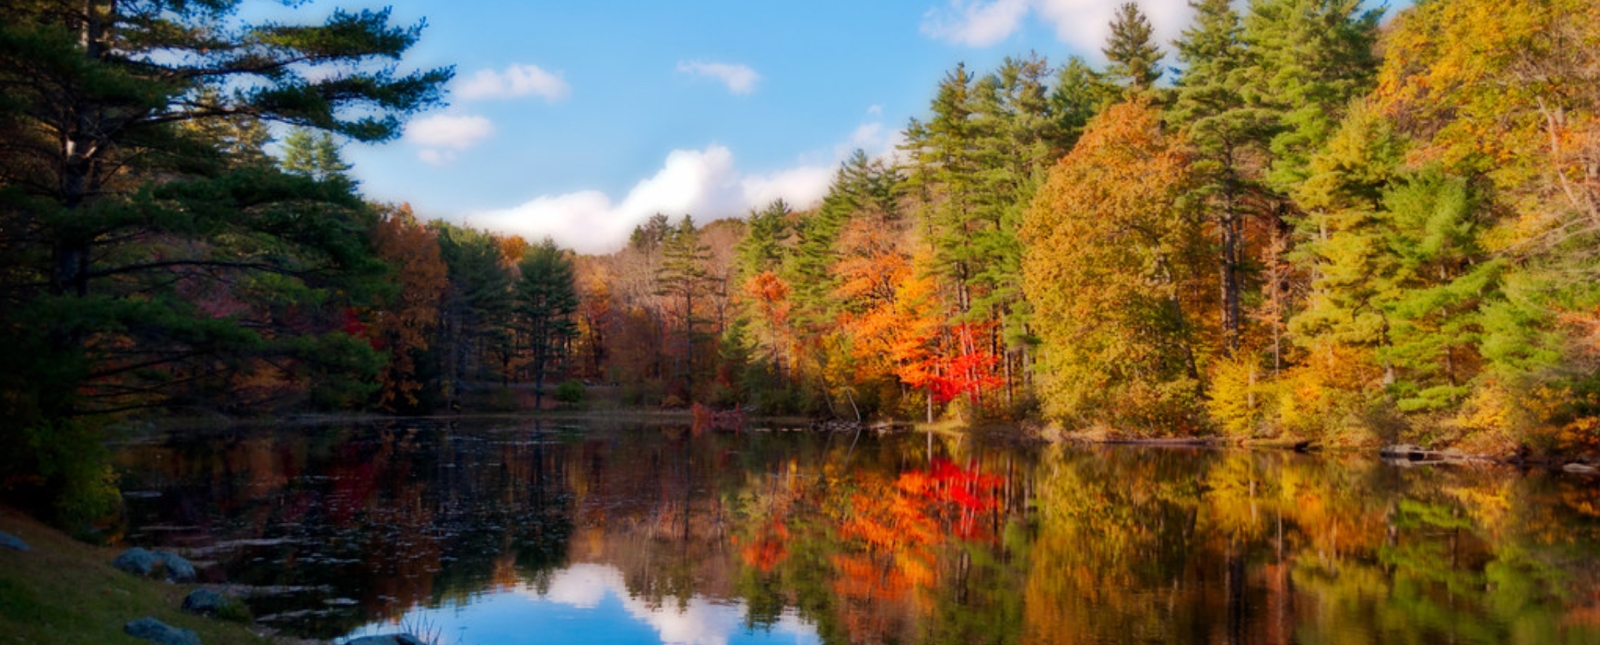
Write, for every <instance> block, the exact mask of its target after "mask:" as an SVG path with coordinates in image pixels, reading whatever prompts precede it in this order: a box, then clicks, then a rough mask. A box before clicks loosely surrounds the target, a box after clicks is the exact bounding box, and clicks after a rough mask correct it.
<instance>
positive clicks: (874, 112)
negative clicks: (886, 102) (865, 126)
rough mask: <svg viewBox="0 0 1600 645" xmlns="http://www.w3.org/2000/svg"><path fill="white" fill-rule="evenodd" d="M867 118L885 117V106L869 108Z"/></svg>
mask: <svg viewBox="0 0 1600 645" xmlns="http://www.w3.org/2000/svg"><path fill="white" fill-rule="evenodd" d="M867 116H883V106H882V105H874V106H872V107H869V108H867Z"/></svg>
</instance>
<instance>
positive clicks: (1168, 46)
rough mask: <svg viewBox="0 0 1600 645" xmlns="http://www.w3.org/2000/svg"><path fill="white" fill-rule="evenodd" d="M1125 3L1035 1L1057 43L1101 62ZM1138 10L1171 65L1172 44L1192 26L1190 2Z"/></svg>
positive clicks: (1143, 4)
mask: <svg viewBox="0 0 1600 645" xmlns="http://www.w3.org/2000/svg"><path fill="white" fill-rule="evenodd" d="M1122 2H1123V0H1034V5H1035V8H1036V9H1038V11H1039V16H1040V17H1041V18H1043V19H1044V20H1045V21H1046V22H1048V23H1050V25H1051V26H1053V27H1054V28H1055V32H1056V39H1057V40H1060V41H1061V42H1063V43H1066V44H1069V45H1074V46H1076V47H1078V48H1079V49H1082V50H1083V51H1086V52H1092V55H1093V57H1095V58H1097V59H1098V58H1100V57H1101V56H1100V49H1101V48H1103V47H1105V45H1106V38H1107V37H1109V36H1110V35H1111V20H1112V19H1113V18H1115V17H1116V13H1117V6H1119V5H1121V4H1122ZM1139 10H1140V11H1143V12H1144V15H1145V17H1147V18H1149V19H1150V26H1151V28H1152V31H1153V32H1154V34H1153V35H1152V38H1153V39H1154V40H1155V41H1156V44H1157V45H1158V46H1160V47H1161V49H1162V50H1163V51H1166V52H1167V55H1168V60H1167V63H1168V64H1171V63H1172V62H1173V61H1172V59H1171V55H1172V41H1173V40H1175V39H1177V38H1178V36H1179V35H1180V34H1182V33H1183V28H1184V26H1186V25H1188V24H1189V17H1190V15H1191V13H1192V10H1191V9H1189V4H1188V1H1187V0H1139Z"/></svg>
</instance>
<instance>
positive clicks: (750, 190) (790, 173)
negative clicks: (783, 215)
mask: <svg viewBox="0 0 1600 645" xmlns="http://www.w3.org/2000/svg"><path fill="white" fill-rule="evenodd" d="M833 175H834V169H833V168H831V167H826V166H800V167H797V168H790V169H788V170H780V171H778V172H775V173H771V174H767V175H758V176H754V177H746V178H744V179H743V180H742V181H740V182H739V187H740V188H741V189H742V190H743V192H744V201H745V203H746V204H748V205H749V206H750V208H758V209H759V208H763V207H765V206H766V205H767V204H771V203H772V202H773V201H774V200H777V199H782V200H783V201H785V202H788V203H789V207H790V208H806V207H809V206H811V205H812V204H815V203H817V202H818V201H821V200H822V198H823V196H825V195H827V194H828V186H829V185H831V184H832V183H833ZM746 210H748V209H746Z"/></svg>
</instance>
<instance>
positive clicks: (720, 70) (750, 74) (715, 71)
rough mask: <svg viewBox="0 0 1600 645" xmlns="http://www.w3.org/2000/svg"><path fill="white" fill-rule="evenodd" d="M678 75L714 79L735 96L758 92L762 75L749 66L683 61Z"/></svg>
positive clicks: (679, 66)
mask: <svg viewBox="0 0 1600 645" xmlns="http://www.w3.org/2000/svg"><path fill="white" fill-rule="evenodd" d="M678 73H679V74H691V75H694V76H705V77H709V78H714V79H716V80H718V81H720V82H721V83H722V84H723V85H727V86H728V91H729V92H733V93H734V94H749V93H751V92H754V91H756V82H757V81H759V80H761V75H760V74H757V73H756V71H755V70H753V69H750V67H749V66H747V65H733V64H729V63H705V62H700V61H682V62H679V63H678Z"/></svg>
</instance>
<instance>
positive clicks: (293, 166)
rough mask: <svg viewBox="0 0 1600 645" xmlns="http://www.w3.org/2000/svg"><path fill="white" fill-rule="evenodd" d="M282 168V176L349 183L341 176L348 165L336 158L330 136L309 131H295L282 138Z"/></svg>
mask: <svg viewBox="0 0 1600 645" xmlns="http://www.w3.org/2000/svg"><path fill="white" fill-rule="evenodd" d="M282 165H283V171H284V172H287V173H289V174H292V175H300V176H302V177H310V178H312V179H314V180H317V181H333V180H339V181H349V177H348V176H347V175H345V173H346V172H348V171H349V170H350V164H348V163H345V161H344V159H343V158H342V157H341V156H340V154H339V145H338V144H336V143H334V141H333V135H331V134H329V133H327V132H322V131H317V130H312V129H311V128H295V129H293V130H290V131H289V136H286V137H284V138H283V163H282Z"/></svg>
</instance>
